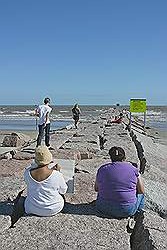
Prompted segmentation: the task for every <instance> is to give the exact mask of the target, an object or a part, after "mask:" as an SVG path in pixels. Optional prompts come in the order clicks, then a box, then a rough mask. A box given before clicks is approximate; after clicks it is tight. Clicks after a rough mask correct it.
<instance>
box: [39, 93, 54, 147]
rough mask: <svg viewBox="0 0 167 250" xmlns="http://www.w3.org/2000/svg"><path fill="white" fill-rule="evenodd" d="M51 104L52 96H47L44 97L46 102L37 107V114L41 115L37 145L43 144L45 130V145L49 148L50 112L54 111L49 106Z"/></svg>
mask: <svg viewBox="0 0 167 250" xmlns="http://www.w3.org/2000/svg"><path fill="white" fill-rule="evenodd" d="M49 104H50V98H48V97H46V98H45V99H44V104H42V105H40V106H38V107H37V108H36V109H35V115H36V116H38V117H39V120H38V129H39V134H38V137H37V147H38V146H40V145H41V141H42V138H43V135H44V132H45V145H46V146H47V147H48V148H49V147H50V144H49V139H50V135H49V132H50V120H49V114H50V112H51V111H52V108H51V107H50V106H49Z"/></svg>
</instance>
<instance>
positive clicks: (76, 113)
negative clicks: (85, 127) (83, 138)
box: [72, 103, 81, 129]
mask: <svg viewBox="0 0 167 250" xmlns="http://www.w3.org/2000/svg"><path fill="white" fill-rule="evenodd" d="M72 114H73V119H74V125H75V128H76V129H77V128H78V122H79V116H80V114H81V110H80V108H79V106H78V104H77V103H76V104H75V105H74V106H73V108H72Z"/></svg>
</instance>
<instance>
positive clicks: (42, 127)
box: [37, 123, 50, 147]
mask: <svg viewBox="0 0 167 250" xmlns="http://www.w3.org/2000/svg"><path fill="white" fill-rule="evenodd" d="M38 129H39V134H38V138H37V147H38V146H40V145H41V142H42V138H43V136H44V132H45V145H46V146H47V147H49V146H50V144H49V139H50V135H49V132H50V123H48V124H46V125H44V124H42V125H38Z"/></svg>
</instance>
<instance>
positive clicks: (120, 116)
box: [111, 113, 123, 124]
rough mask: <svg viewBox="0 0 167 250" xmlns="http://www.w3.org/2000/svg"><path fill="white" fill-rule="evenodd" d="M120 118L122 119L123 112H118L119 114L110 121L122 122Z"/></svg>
mask: <svg viewBox="0 0 167 250" xmlns="http://www.w3.org/2000/svg"><path fill="white" fill-rule="evenodd" d="M122 120H123V114H122V113H120V115H119V117H117V116H116V117H115V119H114V120H112V121H111V123H118V124H119V123H122Z"/></svg>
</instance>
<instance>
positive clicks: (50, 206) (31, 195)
mask: <svg viewBox="0 0 167 250" xmlns="http://www.w3.org/2000/svg"><path fill="white" fill-rule="evenodd" d="M30 170H31V168H28V169H26V170H25V172H24V180H25V182H26V184H27V197H26V200H25V205H24V206H25V212H26V213H27V214H36V215H39V216H52V215H54V214H57V213H58V212H60V211H61V210H62V209H63V206H64V200H63V197H62V196H61V195H60V194H65V193H66V191H67V184H66V183H65V180H64V178H63V175H62V173H60V172H59V171H56V170H53V172H52V173H51V175H50V176H49V177H48V178H47V179H45V180H43V181H40V182H39V181H36V180H35V179H33V177H32V176H31V173H30Z"/></svg>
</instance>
